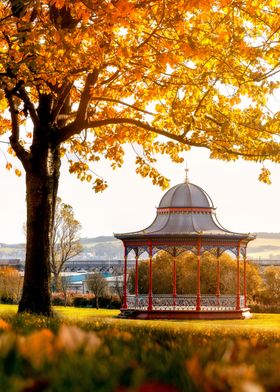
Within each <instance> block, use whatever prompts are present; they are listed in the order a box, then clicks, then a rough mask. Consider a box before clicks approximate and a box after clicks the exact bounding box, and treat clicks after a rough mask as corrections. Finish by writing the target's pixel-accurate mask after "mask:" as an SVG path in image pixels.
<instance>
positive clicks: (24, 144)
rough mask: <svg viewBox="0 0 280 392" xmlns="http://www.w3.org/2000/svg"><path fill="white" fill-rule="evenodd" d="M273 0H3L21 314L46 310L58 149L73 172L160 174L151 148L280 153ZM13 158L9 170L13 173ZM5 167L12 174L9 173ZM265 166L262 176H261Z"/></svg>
mask: <svg viewBox="0 0 280 392" xmlns="http://www.w3.org/2000/svg"><path fill="white" fill-rule="evenodd" d="M279 11H280V10H279V5H278V2H277V1H275V0H259V1H255V0H247V1H242V0H241V1H232V0H178V1H176V2H174V1H171V0H147V1H143V0H130V1H129V0H83V1H81V0H71V1H70V0H6V1H4V0H3V1H2V2H1V3H0V25H1V34H0V48H1V49H0V77H1V84H0V85H1V89H2V93H1V96H0V108H1V111H2V113H1V117H0V132H1V134H3V135H4V134H8V135H10V136H9V139H7V138H6V137H5V136H3V141H4V142H5V141H6V142H9V143H10V146H11V148H10V152H11V153H12V154H15V155H16V156H17V158H18V159H19V160H20V162H21V164H22V166H23V168H24V170H25V174H26V189H27V190H26V200H27V247H26V270H25V277H24V287H23V295H22V299H21V301H20V305H19V311H30V312H35V313H44V314H50V313H51V308H50V243H51V236H52V226H53V219H54V211H55V203H56V195H57V188H58V182H59V170H60V163H61V159H62V157H63V156H64V155H65V157H66V159H68V162H69V165H70V172H74V173H76V174H77V176H78V177H79V178H80V179H81V180H84V179H86V180H88V181H92V182H93V188H94V189H95V190H96V191H100V190H102V189H104V188H105V187H106V183H105V182H104V181H103V180H102V179H100V178H98V177H94V175H93V174H92V172H91V171H90V170H91V165H93V166H94V162H95V161H97V160H99V159H100V156H104V157H105V158H108V159H109V160H111V162H112V168H116V167H118V166H121V165H122V163H123V155H124V150H123V147H122V145H123V144H125V143H134V144H139V145H141V146H142V153H141V154H140V155H139V156H137V157H136V166H137V167H136V171H137V172H138V173H140V174H141V175H142V176H149V177H151V178H152V181H153V182H154V183H155V184H159V185H161V186H163V187H164V186H167V184H168V182H167V180H166V178H165V177H164V176H163V175H160V174H159V173H158V172H157V170H156V168H155V167H154V163H155V153H166V154H168V155H169V156H170V157H171V158H172V159H173V160H174V161H177V162H178V161H180V160H181V158H180V156H179V155H178V154H179V153H180V152H181V151H182V150H184V149H188V148H190V146H202V147H207V148H209V149H210V150H211V152H212V157H213V158H219V159H226V160H231V159H236V158H237V157H239V156H242V157H244V158H245V159H250V160H255V161H264V160H272V161H275V162H278V161H279V160H280V153H279V152H280V148H279V121H280V120H279V118H280V117H279V113H278V112H274V113H273V112H272V111H270V110H269V104H270V102H269V95H271V94H273V93H274V91H276V89H277V87H278V86H279V78H278V79H277V75H278V72H279V70H280V63H279V57H280V51H279V42H280V40H279V32H280V29H279ZM11 164H12V163H11V162H8V163H7V168H8V169H11ZM15 170H16V174H20V170H19V168H18V167H16V168H15ZM268 174H269V173H268V171H267V169H265V168H263V171H262V173H261V175H260V178H261V179H262V180H264V181H268V180H269V179H268Z"/></svg>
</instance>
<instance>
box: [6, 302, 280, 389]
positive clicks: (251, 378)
mask: <svg viewBox="0 0 280 392" xmlns="http://www.w3.org/2000/svg"><path fill="white" fill-rule="evenodd" d="M16 310H17V309H16V306H14V305H0V385H1V387H2V388H3V391H4V390H5V391H11V392H13V391H15V392H17V391H26V392H28V391H70V392H71V391H77V392H78V391H81V392H83V391H101V392H110V391H112V392H130V391H137V392H179V391H206V392H212V391H213V392H214V391H235V392H243V391H244V392H264V391H272V392H274V391H275V392H276V391H279V390H280V314H255V315H254V317H253V318H252V319H249V320H234V321H232V320H211V321H210V320H209V321H199V320H193V321H140V320H123V319H118V318H116V316H117V315H118V314H119V311H116V310H105V309H99V310H96V309H90V308H87V309H78V308H72V307H71V308H67V307H66V308H64V307H55V308H54V310H55V316H54V317H53V318H51V319H50V318H45V317H41V316H31V315H20V316H16ZM0 389H1V388H0Z"/></svg>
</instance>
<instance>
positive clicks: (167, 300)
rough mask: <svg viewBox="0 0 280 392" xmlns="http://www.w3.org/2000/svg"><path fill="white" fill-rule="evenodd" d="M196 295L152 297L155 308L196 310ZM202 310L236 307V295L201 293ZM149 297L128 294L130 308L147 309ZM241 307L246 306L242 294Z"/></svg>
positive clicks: (160, 295) (232, 308)
mask: <svg viewBox="0 0 280 392" xmlns="http://www.w3.org/2000/svg"><path fill="white" fill-rule="evenodd" d="M196 300H197V297H196V295H192V294H188V295H187V294H186V295H177V296H176V297H173V295H171V294H154V295H153V297H152V302H153V309H154V310H196ZM200 302H201V310H207V311H223V310H235V309H236V295H220V296H216V295H201V297H200ZM148 303H149V297H148V295H147V294H141V295H138V296H135V295H128V296H127V304H128V308H129V309H138V310H147V308H148ZM240 307H241V308H243V307H244V296H243V295H241V296H240Z"/></svg>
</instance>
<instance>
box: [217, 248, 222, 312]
mask: <svg viewBox="0 0 280 392" xmlns="http://www.w3.org/2000/svg"><path fill="white" fill-rule="evenodd" d="M220 281H221V271H220V249H219V248H218V249H217V290H216V297H217V306H220Z"/></svg>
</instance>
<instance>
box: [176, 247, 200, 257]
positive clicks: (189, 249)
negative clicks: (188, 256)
mask: <svg viewBox="0 0 280 392" xmlns="http://www.w3.org/2000/svg"><path fill="white" fill-rule="evenodd" d="M184 252H192V253H194V254H195V255H197V248H196V247H195V246H193V245H182V246H181V245H180V246H179V245H178V246H176V255H175V256H179V255H181V254H182V253H184Z"/></svg>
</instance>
